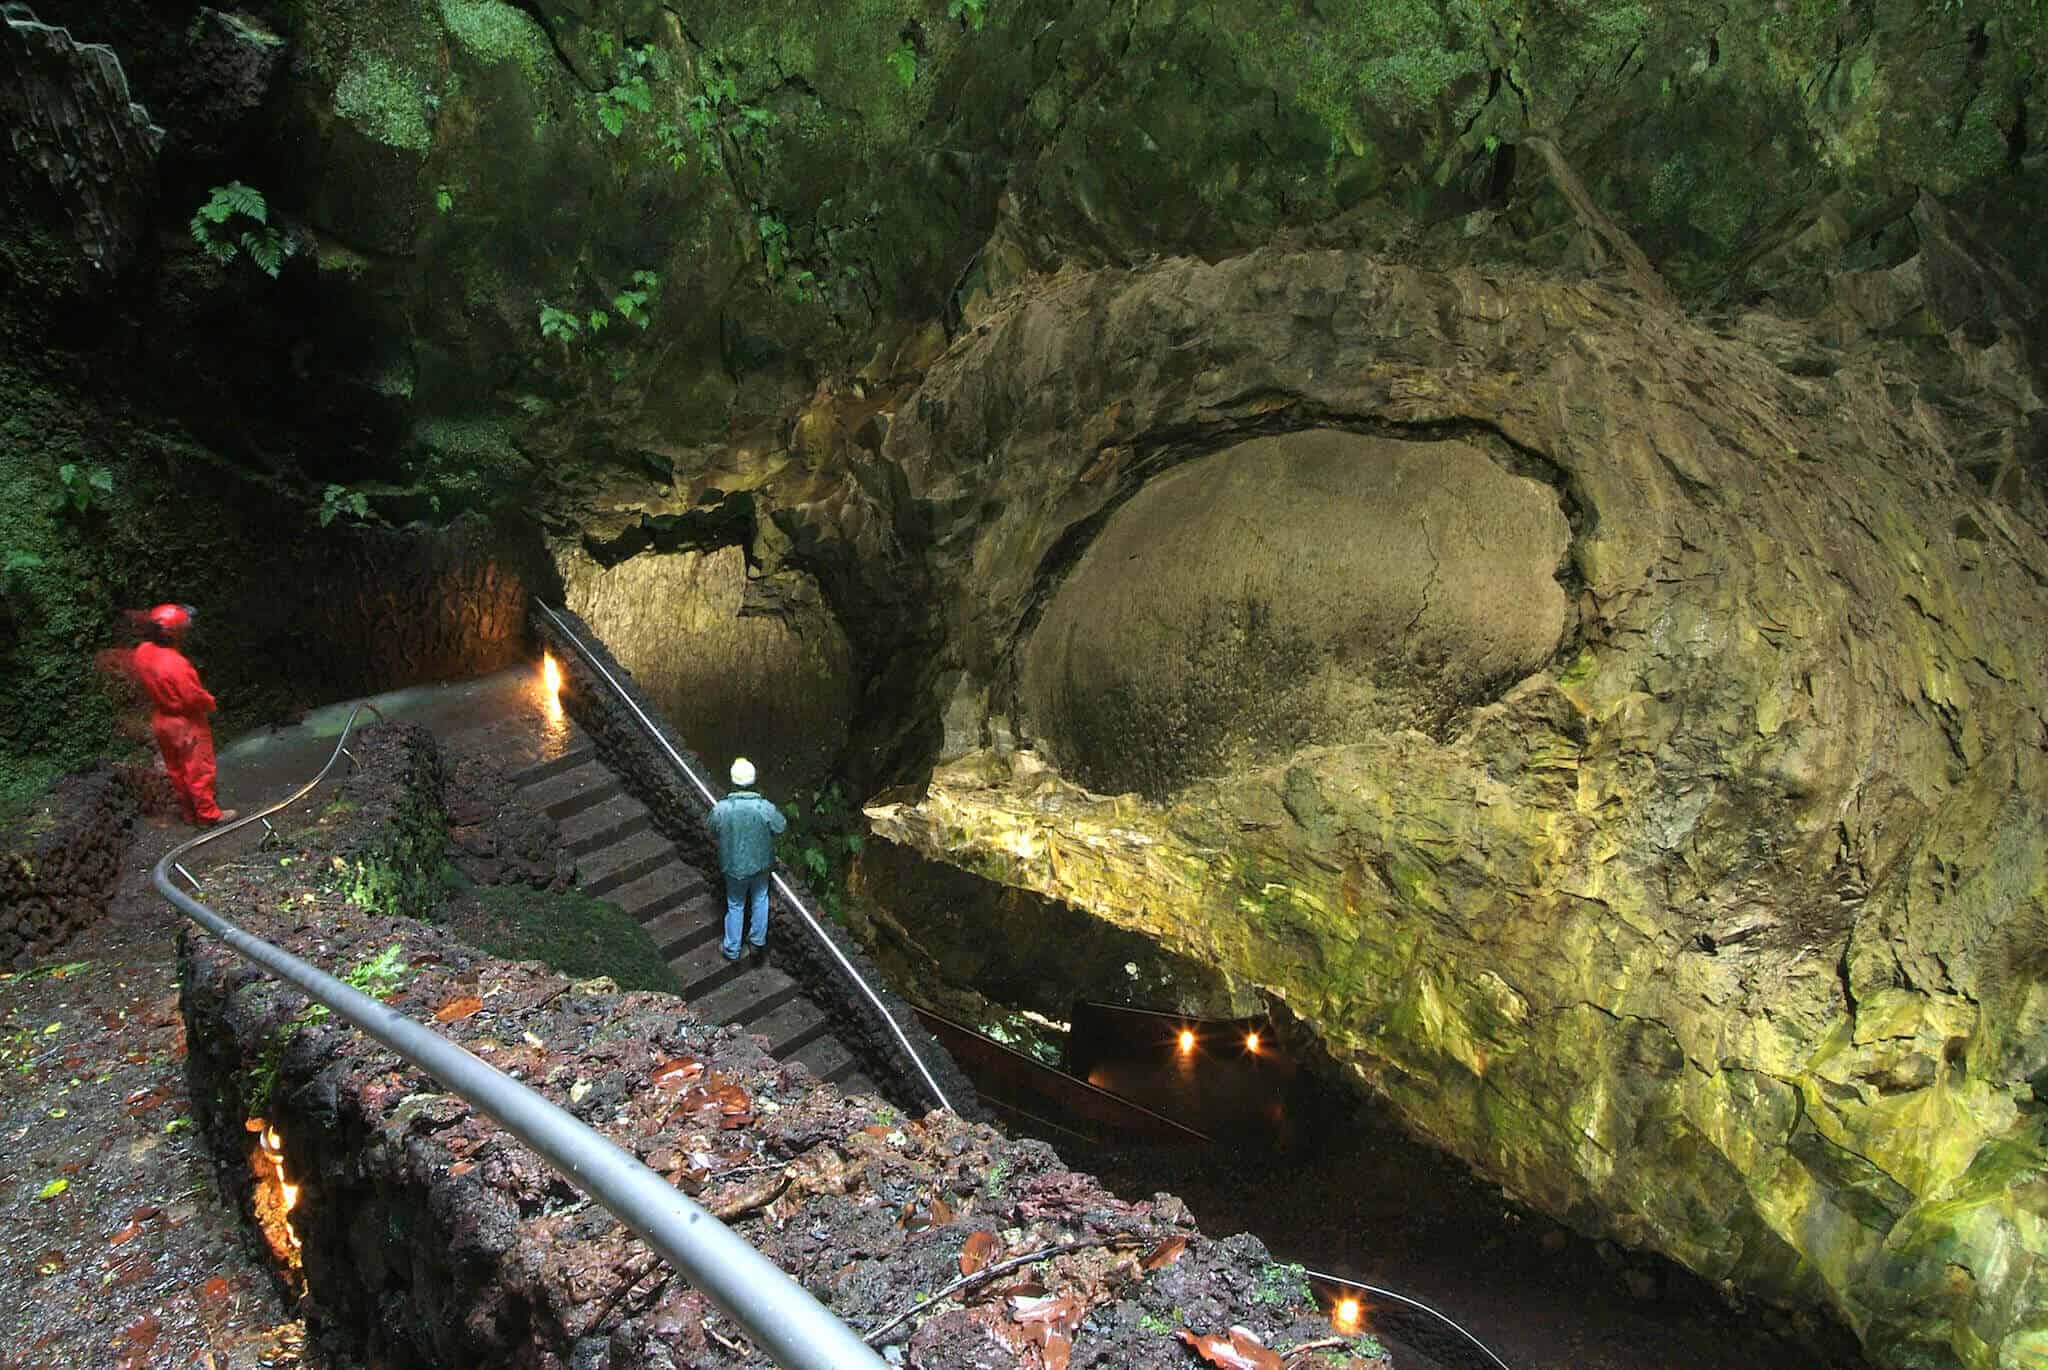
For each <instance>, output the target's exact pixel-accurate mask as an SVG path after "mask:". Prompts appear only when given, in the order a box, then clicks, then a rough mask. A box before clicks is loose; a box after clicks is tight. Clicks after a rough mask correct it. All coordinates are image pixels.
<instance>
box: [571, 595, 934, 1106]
mask: <svg viewBox="0 0 2048 1370" xmlns="http://www.w3.org/2000/svg"><path fill="white" fill-rule="evenodd" d="M533 602H534V603H535V604H536V605H539V607H540V611H541V612H542V613H544V614H546V615H547V616H548V618H549V619H550V620H552V621H553V623H554V625H555V628H556V630H557V631H559V632H560V633H561V634H562V636H564V637H566V638H568V639H569V641H571V642H573V643H575V644H576V650H577V651H579V652H581V653H583V658H584V660H586V661H588V662H589V663H590V664H591V665H592V666H593V667H595V668H596V669H597V673H598V674H599V675H601V676H603V677H604V679H605V683H606V684H607V685H609V686H611V687H612V689H613V690H615V691H617V692H618V696H619V698H620V699H622V700H624V701H625V702H626V707H627V708H629V709H631V710H632V711H633V716H634V717H636V718H638V719H639V720H640V722H641V725H642V726H643V727H645V728H646V729H647V731H648V733H649V734H650V735H652V736H653V738H654V740H655V741H656V742H659V743H660V744H661V749H662V750H663V751H665V752H667V753H668V758H669V760H671V761H673V762H675V764H676V769H677V770H679V771H681V772H682V773H683V774H684V776H686V777H687V778H688V779H689V782H690V783H691V784H692V785H695V786H696V787H697V793H698V794H700V795H702V796H704V802H705V803H706V804H716V803H717V802H718V797H717V796H716V795H714V794H712V793H711V787H710V786H708V785H706V784H705V783H704V782H703V781H702V780H700V779H699V778H698V777H697V773H696V772H695V771H693V770H691V769H690V763H689V762H687V761H685V760H683V758H682V755H681V754H680V753H679V752H677V751H676V749H675V748H674V747H672V746H670V745H669V741H668V739H667V738H666V737H664V736H663V735H662V732H661V729H659V728H657V727H655V726H654V720H653V719H651V718H649V717H648V716H647V715H646V713H645V712H643V711H642V710H641V708H640V706H639V705H638V704H636V703H634V702H633V696H631V695H629V694H627V693H626V688H625V686H623V685H621V684H619V682H618V681H617V680H616V679H614V678H613V676H612V673H611V672H610V671H607V670H606V669H605V668H604V663H603V662H602V661H599V660H598V659H597V653H595V652H593V651H591V650H590V648H589V647H588V646H586V645H585V644H584V642H583V639H582V638H580V637H578V636H576V634H575V632H574V631H572V630H571V629H570V627H569V625H568V624H566V623H564V622H562V616H561V615H560V614H557V613H556V612H555V611H554V610H553V609H551V608H549V607H548V606H547V605H546V604H544V603H542V602H541V600H540V599H539V598H537V597H536V598H535V600H534V601H533ZM770 878H771V879H772V880H774V882H775V888H776V889H777V890H779V891H781V893H782V897H783V898H784V899H786V900H788V901H789V906H790V907H791V908H793V909H795V910H796V911H797V913H798V915H800V916H801V917H802V918H803V920H804V923H805V924H806V925H807V926H808V927H809V928H810V930H811V935H812V936H813V937H816V938H817V939H818V941H819V942H820V943H822V944H823V945H824V948H825V950H826V951H829V952H831V953H832V959H833V960H835V961H837V962H838V963H839V968H840V969H841V970H843V971H845V972H846V976H847V978H848V979H850V980H852V981H853V983H854V985H855V987H856V988H858V989H859V990H860V992H861V993H862V994H864V995H866V996H867V1000H868V1002H869V1003H871V1004H873V1005H874V1006H875V1012H876V1013H879V1014H881V1015H882V1021H883V1022H885V1023H887V1024H888V1025H889V1031H890V1032H891V1033H893V1034H894V1035H895V1037H896V1041H897V1044H898V1045H899V1046H901V1047H902V1048H903V1054H904V1055H905V1056H908V1057H909V1058H910V1064H911V1065H913V1066H915V1067H917V1074H918V1077H919V1078H920V1079H922V1080H923V1081H924V1087H925V1088H926V1089H927V1090H929V1091H930V1092H931V1096H932V1098H933V1099H934V1100H936V1101H937V1102H938V1105H939V1107H940V1108H942V1109H944V1110H945V1111H946V1112H948V1113H951V1112H952V1111H953V1104H952V1101H951V1100H949V1099H947V1098H946V1093H945V1091H944V1090H942V1089H940V1088H939V1082H938V1081H937V1080H934V1079H933V1078H932V1073H931V1071H929V1070H927V1069H925V1064H924V1058H923V1057H921V1056H919V1055H918V1054H917V1048H916V1047H914V1046H912V1045H911V1044H910V1038H909V1037H908V1036H907V1035H905V1033H904V1031H903V1028H902V1027H901V1026H900V1025H899V1024H898V1023H897V1021H896V1019H895V1017H894V1016H893V1015H892V1014H890V1012H889V1010H888V1008H887V1006H885V1005H884V1004H883V1003H882V1000H881V997H880V996H879V995H877V994H876V993H875V992H874V990H873V989H871V988H870V987H869V985H868V982H867V981H866V980H864V979H862V978H861V974H860V972H859V971H857V970H855V969H854V968H853V963H852V962H851V961H849V960H847V959H846V957H845V955H844V954H843V953H841V951H840V950H839V947H838V946H837V944H835V943H834V942H833V941H832V939H831V938H830V937H828V936H826V935H825V929H824V928H822V927H820V926H819V925H818V920H817V919H815V918H813V917H812V916H811V911H810V910H809V909H807V908H805V907H804V901H803V900H801V899H799V898H797V897H796V891H795V890H793V889H791V888H790V887H789V882H788V881H786V880H784V879H783V878H782V872H780V871H774V872H771V873H770Z"/></svg>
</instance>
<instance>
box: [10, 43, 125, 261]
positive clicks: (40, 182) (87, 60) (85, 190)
mask: <svg viewBox="0 0 2048 1370" xmlns="http://www.w3.org/2000/svg"><path fill="white" fill-rule="evenodd" d="M0 129H5V130H6V136H5V138H4V139H0V172H11V173H12V175H11V177H7V178H4V179H0V191H13V192H15V193H17V194H20V193H26V195H27V196H28V197H29V198H30V201H31V203H38V204H39V205H41V206H42V207H44V208H46V209H53V210H54V211H55V214H54V215H53V216H52V217H53V218H54V217H61V219H62V221H63V223H64V225H65V226H66V227H67V228H68V229H69V232H70V235H71V237H72V238H73V240H74V241H75V242H76V244H77V247H78V250H79V252H80V253H81V254H82V256H83V257H84V259H85V260H86V261H87V262H89V263H91V265H92V266H93V267H95V268H97V269H98V270H99V271H100V272H102V273H105V274H106V275H111V274H113V273H115V272H118V271H119V270H121V268H123V267H125V266H127V265H128V263H129V262H130V261H131V260H132V259H133V257H134V255H135V253H136V251H137V249H138V248H139V247H140V245H141V242H142V239H143V237H144V236H145V234H146V232H147V225H148V217H149V213H150V209H151V205H152V202H153V200H154V198H155V196H156V157H157V149H158V148H159V146H161V144H162V142H163V134H164V131H163V130H162V129H160V128H158V127H156V126H155V125H154V124H152V123H151V122H150V120H149V111H148V110H146V109H144V108H143V107H142V106H141V105H139V104H137V103H135V102H134V101H133V100H131V99H130V98H129V94H128V78H127V76H126V75H125V74H124V73H123V72H122V70H121V59H120V58H119V57H118V56H116V55H115V53H114V50H113V49H112V48H110V47H107V46H105V45H103V44H98V43H83V42H74V41H73V40H72V37H71V35H70V33H68V32H67V31H65V30H64V29H62V28H59V27H57V26H55V25H51V24H45V23H41V22H39V21H38V20H37V19H36V17H35V14H34V13H33V12H32V11H31V10H30V9H29V7H28V6H27V5H21V4H9V5H4V6H0ZM10 163H11V164H12V165H11V166H10V165H9V164H10ZM10 179H11V180H12V181H13V182H14V184H13V185H8V184H7V181H8V180H10ZM53 226H54V225H53ZM101 283H102V284H103V283H104V282H103V281H102V282H101Z"/></svg>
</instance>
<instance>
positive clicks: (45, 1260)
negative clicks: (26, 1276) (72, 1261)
mask: <svg viewBox="0 0 2048 1370" xmlns="http://www.w3.org/2000/svg"><path fill="white" fill-rule="evenodd" d="M63 1268H64V1253H63V1252H62V1251H59V1250H57V1249H56V1248H55V1247H51V1248H50V1249H49V1250H48V1251H45V1252H44V1253H43V1254H42V1257H41V1258H40V1259H39V1260H37V1261H36V1273H37V1274H38V1275H54V1274H56V1273H57V1272H58V1271H59V1270H62V1269H63Z"/></svg>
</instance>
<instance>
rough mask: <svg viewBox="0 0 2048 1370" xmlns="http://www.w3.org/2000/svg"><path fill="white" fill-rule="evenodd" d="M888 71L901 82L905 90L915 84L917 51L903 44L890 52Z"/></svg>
mask: <svg viewBox="0 0 2048 1370" xmlns="http://www.w3.org/2000/svg"><path fill="white" fill-rule="evenodd" d="M888 62H889V70H890V71H892V72H894V73H895V75H896V79H897V80H899V81H901V82H902V83H903V85H904V88H905V89H908V88H909V87H911V86H914V85H916V84H917V49H916V48H914V47H912V46H911V45H910V44H908V43H903V44H901V45H899V46H897V47H896V48H894V49H893V50H891V51H890V53H889V57H888Z"/></svg>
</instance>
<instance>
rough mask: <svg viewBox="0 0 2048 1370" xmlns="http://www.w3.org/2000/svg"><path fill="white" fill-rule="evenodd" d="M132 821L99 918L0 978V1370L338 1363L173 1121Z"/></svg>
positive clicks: (174, 835) (168, 927) (160, 916)
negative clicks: (292, 1305)
mask: <svg viewBox="0 0 2048 1370" xmlns="http://www.w3.org/2000/svg"><path fill="white" fill-rule="evenodd" d="M190 832H191V829H189V828H184V827H173V828H169V829H162V828H154V827H150V826H148V825H147V824H141V825H138V836H137V840H136V842H135V845H134V846H133V848H132V849H131V850H130V852H129V855H128V857H127V858H126V860H125V861H124V863H123V867H122V874H121V883H120V886H119V888H118V890H117V892H116V894H115V897H114V901H113V903H112V905H111V907H110V910H109V912H108V915H107V917H106V918H105V919H103V920H102V921H100V922H99V923H97V924H95V925H94V926H93V927H91V928H89V929H87V930H86V931H85V932H83V933H81V934H80V935H79V936H77V937H75V938H73V939H72V940H71V942H70V943H69V944H68V945H66V946H65V947H63V948H61V949H60V950H59V951H57V952H56V953H53V954H52V955H51V956H50V957H49V958H48V959H47V960H45V961H44V962H43V964H42V965H40V966H38V967H37V968H36V969H35V970H33V971H30V972H27V973H25V974H22V975H15V976H7V977H0V1139H4V1145H0V1366H4V1367H7V1370H53V1368H54V1367H75V1370H99V1367H113V1370H143V1367H158V1366H163V1367H175V1370H257V1367H291V1366H307V1367H335V1370H340V1367H339V1366H338V1365H337V1363H336V1362H334V1361H333V1360H331V1359H329V1358H326V1357H323V1356H319V1355H316V1354H310V1353H307V1352H305V1351H304V1350H303V1349H302V1347H301V1342H302V1341H303V1336H304V1333H303V1329H302V1327H301V1325H300V1324H299V1323H298V1322H297V1321H295V1320H294V1319H293V1318H292V1317H291V1316H290V1313H289V1311H288V1310H287V1308H286V1306H285V1301H284V1299H283V1298H282V1297H281V1296H280V1294H279V1292H278V1288H277V1285H276V1283H275V1282H274V1280H273V1279H272V1277H271V1274H270V1271H269V1269H268V1268H267V1266H266V1265H265V1263H264V1262H263V1261H262V1260H261V1259H260V1258H259V1257H257V1256H256V1255H255V1253H254V1252H253V1251H252V1250H251V1248H250V1247H249V1245H248V1244H247V1240H246V1237H245V1234H244V1231H243V1228H242V1224H241V1219H240V1217H239V1215H238V1214H236V1213H235V1212H234V1210H233V1208H232V1206H231V1205H229V1204H228V1203H227V1202H225V1201H224V1200H223V1199H222V1198H221V1196H220V1191H219V1189H218V1188H217V1187H216V1184H215V1181H214V1166H213V1157H212V1154H211V1153H210V1152H209V1151H208V1149H207V1147H206V1145H205V1142H204V1141H203V1140H202V1139H201V1137H200V1135H199V1133H198V1130H197V1128H196V1127H194V1125H193V1123H192V1121H191V1106H190V1104H189V1103H188V1102H187V1098H186V1089H185V1029H184V1024H183V1022H182V1021H181V1020H180V1018H179V1016H178V987H177V965H176V949H175V938H176V935H177V923H178V920H177V919H176V918H174V917H173V915H172V913H171V910H170V909H169V907H168V906H167V905H166V904H165V903H164V901H163V899H162V897H161V896H159V895H158V894H157V893H156V890H155V888H154V887H153V886H152V885H151V884H150V883H149V868H150V867H151V866H152V865H153V864H154V863H155V862H156V859H157V858H158V857H159V856H161V855H162V854H163V853H164V851H165V850H166V849H167V848H169V847H170V845H171V844H172V843H173V842H175V841H178V840H181V839H182V838H184V837H185V836H188V835H189V834H190Z"/></svg>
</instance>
